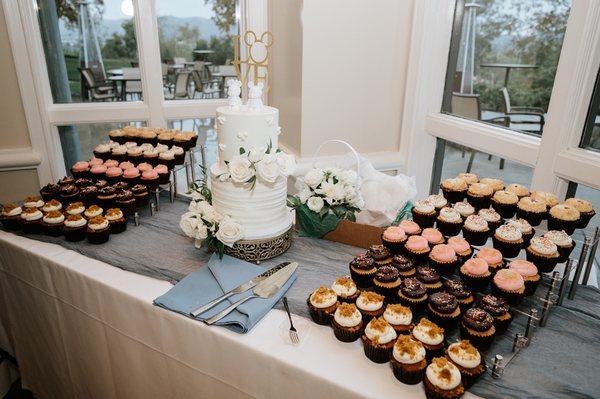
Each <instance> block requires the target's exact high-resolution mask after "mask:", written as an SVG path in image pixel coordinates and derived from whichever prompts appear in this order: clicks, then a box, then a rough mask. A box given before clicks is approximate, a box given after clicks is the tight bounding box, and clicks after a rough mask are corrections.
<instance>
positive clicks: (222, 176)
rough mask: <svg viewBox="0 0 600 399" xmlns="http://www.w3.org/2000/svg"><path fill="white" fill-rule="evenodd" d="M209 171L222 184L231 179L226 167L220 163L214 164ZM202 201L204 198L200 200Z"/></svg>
mask: <svg viewBox="0 0 600 399" xmlns="http://www.w3.org/2000/svg"><path fill="white" fill-rule="evenodd" d="M211 171H212V173H213V175H215V176H216V177H217V178H218V179H219V181H223V182H224V181H227V180H229V178H230V177H231V175H230V174H229V169H228V168H227V166H225V165H222V164H221V163H220V162H219V163H216V164H214V165H213V166H212V168H211ZM192 198H193V197H192ZM202 199H204V198H202Z"/></svg>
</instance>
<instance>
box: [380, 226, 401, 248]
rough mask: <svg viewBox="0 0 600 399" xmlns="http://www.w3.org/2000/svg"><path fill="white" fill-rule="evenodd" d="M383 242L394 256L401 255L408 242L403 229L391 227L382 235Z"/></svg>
mask: <svg viewBox="0 0 600 399" xmlns="http://www.w3.org/2000/svg"><path fill="white" fill-rule="evenodd" d="M381 242H383V245H384V246H385V247H386V248H387V249H388V251H390V252H391V253H392V254H399V253H401V252H402V248H403V247H404V243H405V242H406V233H405V232H404V230H403V229H402V228H401V227H398V226H390V227H388V228H387V229H385V230H384V232H383V234H382V235H381Z"/></svg>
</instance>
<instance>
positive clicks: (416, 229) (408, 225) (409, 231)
mask: <svg viewBox="0 0 600 399" xmlns="http://www.w3.org/2000/svg"><path fill="white" fill-rule="evenodd" d="M398 227H400V228H401V229H402V230H404V232H405V233H406V235H407V236H415V235H419V234H421V226H419V225H418V224H417V223H415V222H414V221H412V220H406V219H404V220H401V221H400V223H399V224H398Z"/></svg>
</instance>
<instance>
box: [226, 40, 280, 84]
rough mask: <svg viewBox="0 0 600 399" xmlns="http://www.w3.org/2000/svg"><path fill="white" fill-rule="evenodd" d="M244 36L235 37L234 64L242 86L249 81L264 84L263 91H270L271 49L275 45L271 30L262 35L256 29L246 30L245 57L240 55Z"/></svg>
mask: <svg viewBox="0 0 600 399" xmlns="http://www.w3.org/2000/svg"><path fill="white" fill-rule="evenodd" d="M241 38H242V37H241V36H239V35H236V36H234V37H233V51H234V60H233V65H234V67H235V71H236V74H237V78H238V80H239V81H240V82H241V83H242V88H243V87H246V85H247V84H248V82H254V84H256V85H258V84H259V83H260V84H262V86H263V87H262V92H264V93H267V92H268V91H269V84H268V77H269V51H270V48H271V46H273V42H274V40H275V39H274V37H273V34H272V33H271V32H268V31H267V32H264V33H263V34H262V35H260V37H258V36H257V34H256V33H255V32H254V31H246V32H245V33H244V35H243V40H244V46H245V49H246V51H245V56H246V58H245V59H241V57H240V43H241V40H240V39H241Z"/></svg>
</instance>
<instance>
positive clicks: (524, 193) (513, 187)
mask: <svg viewBox="0 0 600 399" xmlns="http://www.w3.org/2000/svg"><path fill="white" fill-rule="evenodd" d="M505 190H506V191H508V192H511V193H513V194H516V195H517V197H519V198H523V197H529V195H530V193H529V189H528V188H527V187H525V186H524V185H522V184H518V183H512V184H509V185H508V186H506V188H505Z"/></svg>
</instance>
